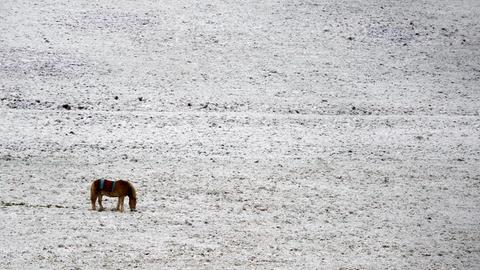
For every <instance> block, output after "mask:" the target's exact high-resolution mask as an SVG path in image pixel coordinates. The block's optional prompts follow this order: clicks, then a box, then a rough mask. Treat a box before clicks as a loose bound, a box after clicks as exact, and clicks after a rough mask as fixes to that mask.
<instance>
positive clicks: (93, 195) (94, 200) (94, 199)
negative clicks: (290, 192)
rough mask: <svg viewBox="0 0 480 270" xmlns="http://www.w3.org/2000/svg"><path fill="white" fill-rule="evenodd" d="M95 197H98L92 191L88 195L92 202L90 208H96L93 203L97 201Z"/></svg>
mask: <svg viewBox="0 0 480 270" xmlns="http://www.w3.org/2000/svg"><path fill="white" fill-rule="evenodd" d="M97 197H98V196H97V194H95V193H92V194H91V195H90V201H91V202H92V210H96V208H97V207H96V205H95V204H96V202H97Z"/></svg>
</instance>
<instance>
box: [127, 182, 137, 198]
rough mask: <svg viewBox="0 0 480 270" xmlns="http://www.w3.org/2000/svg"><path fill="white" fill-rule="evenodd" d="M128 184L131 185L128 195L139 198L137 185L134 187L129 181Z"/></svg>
mask: <svg viewBox="0 0 480 270" xmlns="http://www.w3.org/2000/svg"><path fill="white" fill-rule="evenodd" d="M128 185H129V186H130V190H129V192H128V197H130V198H135V199H136V198H137V190H136V189H135V187H133V185H132V183H130V182H128Z"/></svg>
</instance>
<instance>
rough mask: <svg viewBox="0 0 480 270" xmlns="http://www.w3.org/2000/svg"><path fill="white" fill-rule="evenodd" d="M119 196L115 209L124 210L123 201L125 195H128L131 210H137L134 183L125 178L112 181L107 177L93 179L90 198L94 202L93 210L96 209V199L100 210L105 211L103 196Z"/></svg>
mask: <svg viewBox="0 0 480 270" xmlns="http://www.w3.org/2000/svg"><path fill="white" fill-rule="evenodd" d="M103 195H106V196H108V197H118V203H117V208H116V209H115V210H117V211H120V212H123V211H124V207H123V201H124V199H125V196H128V205H129V206H130V210H131V211H136V207H137V191H136V190H135V188H134V187H133V185H132V183H130V182H128V181H125V180H117V181H111V180H106V179H96V180H93V182H92V185H91V187H90V200H91V202H92V210H96V205H95V204H96V201H97V199H98V204H99V205H100V208H99V209H98V211H103V210H105V208H104V207H103V205H102V196H103Z"/></svg>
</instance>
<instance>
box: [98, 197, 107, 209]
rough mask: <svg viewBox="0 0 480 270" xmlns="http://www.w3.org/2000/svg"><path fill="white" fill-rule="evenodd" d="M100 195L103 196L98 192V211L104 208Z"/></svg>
mask: <svg viewBox="0 0 480 270" xmlns="http://www.w3.org/2000/svg"><path fill="white" fill-rule="evenodd" d="M102 197H103V196H102V194H99V195H98V205H100V208H99V209H98V211H103V210H105V208H104V207H103V205H102Z"/></svg>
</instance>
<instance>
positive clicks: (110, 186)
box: [99, 179, 115, 192]
mask: <svg viewBox="0 0 480 270" xmlns="http://www.w3.org/2000/svg"><path fill="white" fill-rule="evenodd" d="M99 189H100V190H105V191H108V192H112V191H113V190H114V189H115V181H111V180H106V179H100V187H99Z"/></svg>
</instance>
